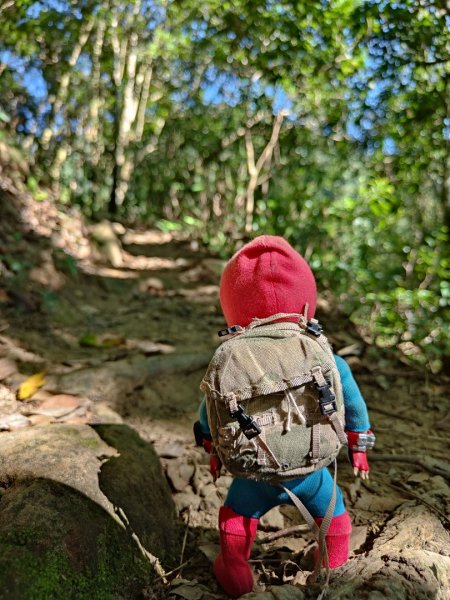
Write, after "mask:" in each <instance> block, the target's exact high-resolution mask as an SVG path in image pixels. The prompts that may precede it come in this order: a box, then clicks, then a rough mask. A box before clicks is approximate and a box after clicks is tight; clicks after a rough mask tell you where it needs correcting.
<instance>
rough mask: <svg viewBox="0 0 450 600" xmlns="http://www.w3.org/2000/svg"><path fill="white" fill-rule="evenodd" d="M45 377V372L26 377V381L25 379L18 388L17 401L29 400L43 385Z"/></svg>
mask: <svg viewBox="0 0 450 600" xmlns="http://www.w3.org/2000/svg"><path fill="white" fill-rule="evenodd" d="M45 375H46V372H45V371H40V372H39V373H35V374H34V375H31V377H28V379H25V381H24V382H23V383H21V384H20V387H19V389H18V390H17V400H27V398H31V396H33V394H35V393H36V392H37V391H38V389H39V388H40V387H41V386H42V385H44V381H45Z"/></svg>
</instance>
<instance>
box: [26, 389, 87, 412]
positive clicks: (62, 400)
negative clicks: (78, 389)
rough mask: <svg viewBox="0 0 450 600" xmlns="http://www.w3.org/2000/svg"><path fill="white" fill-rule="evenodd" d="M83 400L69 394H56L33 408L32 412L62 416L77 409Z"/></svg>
mask: <svg viewBox="0 0 450 600" xmlns="http://www.w3.org/2000/svg"><path fill="white" fill-rule="evenodd" d="M82 402H83V400H82V399H81V398H79V397H77V396H71V395H69V394H55V395H54V396H51V397H50V398H47V399H46V400H44V401H43V402H42V403H41V404H40V405H39V406H37V407H34V408H31V409H30V411H29V412H30V414H33V415H47V416H48V417H62V416H64V415H67V414H68V413H71V412H72V411H74V410H75V409H77V408H78V407H79V406H80V405H81V404H82Z"/></svg>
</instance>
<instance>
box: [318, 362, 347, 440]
mask: <svg viewBox="0 0 450 600" xmlns="http://www.w3.org/2000/svg"><path fill="white" fill-rule="evenodd" d="M311 374H312V376H313V377H314V381H315V383H316V386H317V389H318V391H319V404H320V410H321V412H322V414H323V415H325V416H326V417H328V419H329V420H330V422H331V424H332V426H333V429H334V430H335V432H336V435H337V436H338V438H339V441H340V442H341V444H342V445H343V446H347V444H348V441H347V436H346V434H345V431H344V428H343V427H342V424H341V422H340V421H339V418H338V416H337V412H336V402H335V396H334V394H333V393H332V391H331V388H330V386H329V384H328V382H327V380H326V379H325V377H324V376H323V373H322V369H321V368H320V367H314V369H312V370H311Z"/></svg>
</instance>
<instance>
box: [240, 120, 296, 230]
mask: <svg viewBox="0 0 450 600" xmlns="http://www.w3.org/2000/svg"><path fill="white" fill-rule="evenodd" d="M286 115H287V113H286V112H285V111H280V112H279V113H278V114H277V116H276V117H275V119H274V121H273V125H272V134H271V136H270V140H269V141H268V142H267V144H266V146H265V148H264V150H263V151H262V153H261V155H260V157H259V158H258V160H257V161H255V149H254V147H253V140H252V134H251V131H250V129H247V130H246V132H245V149H246V152H247V171H248V174H249V180H248V183H247V191H246V196H245V233H250V232H251V231H252V229H253V215H254V210H255V190H256V188H257V187H258V186H259V185H260V184H261V183H266V182H268V180H269V179H270V175H269V171H270V165H271V161H272V156H273V152H274V149H275V146H276V145H277V143H278V138H279V136H280V131H281V126H282V124H283V120H284V117H285V116H286ZM263 167H265V168H266V170H267V177H264V178H263V179H262V180H260V179H259V177H260V173H261V171H262V169H263Z"/></svg>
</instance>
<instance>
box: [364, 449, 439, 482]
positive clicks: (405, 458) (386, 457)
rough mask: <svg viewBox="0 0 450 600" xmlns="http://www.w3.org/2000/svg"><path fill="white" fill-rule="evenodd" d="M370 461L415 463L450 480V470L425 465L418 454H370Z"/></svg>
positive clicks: (433, 473)
mask: <svg viewBox="0 0 450 600" xmlns="http://www.w3.org/2000/svg"><path fill="white" fill-rule="evenodd" d="M369 460H370V462H377V461H378V462H402V463H410V464H412V465H416V466H417V467H421V468H422V469H424V470H425V471H428V472H429V473H431V474H432V475H440V476H441V477H444V479H447V480H448V481H450V472H449V471H446V470H445V469H441V468H439V467H433V466H431V465H427V463H426V462H424V461H423V460H421V459H420V458H419V457H418V456H410V455H407V454H374V453H372V454H370V458H369Z"/></svg>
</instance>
